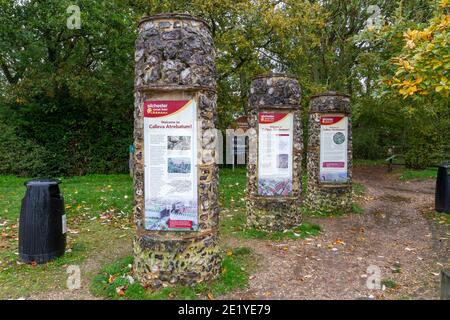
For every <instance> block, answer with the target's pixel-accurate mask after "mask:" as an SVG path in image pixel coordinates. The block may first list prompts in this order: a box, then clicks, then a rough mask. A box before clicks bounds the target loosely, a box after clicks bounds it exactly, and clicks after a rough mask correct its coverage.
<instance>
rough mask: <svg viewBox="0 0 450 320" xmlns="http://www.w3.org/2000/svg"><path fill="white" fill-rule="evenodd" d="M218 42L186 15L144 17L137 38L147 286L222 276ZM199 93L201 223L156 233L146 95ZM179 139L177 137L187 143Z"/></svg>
mask: <svg viewBox="0 0 450 320" xmlns="http://www.w3.org/2000/svg"><path fill="white" fill-rule="evenodd" d="M214 57H215V52H214V47H213V42H212V38H211V35H210V33H209V29H208V26H207V24H206V23H205V22H204V21H203V20H200V19H197V18H194V17H191V16H189V15H185V14H164V15H157V16H153V17H149V18H145V19H143V20H142V21H141V23H140V25H139V36H138V39H137V41H136V82H135V112H134V117H135V122H134V145H135V153H134V157H135V158H134V198H135V206H134V221H135V224H136V236H135V238H134V273H135V275H136V277H137V279H138V280H139V281H140V282H141V284H143V285H144V286H145V287H148V288H151V289H157V288H159V287H161V286H172V285H176V284H187V285H193V284H195V283H199V282H202V281H205V280H209V279H212V278H214V277H215V276H217V275H218V274H219V272H220V266H221V254H220V250H219V246H218V244H217V242H218V241H217V234H218V228H219V205H218V199H217V195H218V172H219V171H218V167H217V164H216V163H215V148H213V147H212V146H214V145H215V142H216V141H215V140H216V139H217V136H216V135H214V134H211V133H210V129H211V130H213V129H215V127H216V121H217V112H216V109H217V94H216V92H215V88H216V82H215V79H214V78H215V66H214ZM161 98H162V99H175V100H176V99H195V100H196V101H197V106H198V112H197V120H198V121H201V122H199V123H201V130H200V135H201V136H200V137H199V138H198V139H197V141H198V148H199V158H198V169H197V170H198V171H197V176H198V184H197V187H198V222H199V229H198V231H196V232H173V231H172V232H171V231H149V230H145V228H144V218H145V217H144V216H145V213H144V200H145V195H144V190H145V188H144V163H145V162H144V148H145V145H144V110H143V105H144V101H147V100H153V99H161ZM174 139H175V140H173V141H170V142H171V143H180V144H183V143H185V141H178V140H176V138H174Z"/></svg>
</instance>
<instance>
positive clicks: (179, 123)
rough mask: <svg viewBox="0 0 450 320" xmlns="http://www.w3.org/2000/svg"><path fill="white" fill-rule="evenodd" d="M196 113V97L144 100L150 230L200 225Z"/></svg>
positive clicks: (147, 204)
mask: <svg viewBox="0 0 450 320" xmlns="http://www.w3.org/2000/svg"><path fill="white" fill-rule="evenodd" d="M196 113H197V106H196V103H195V101H194V100H161V101H145V103H144V156H145V159H144V160H145V171H144V172H145V179H144V180H145V229H147V230H170V231H196V230H197V229H198V218H197V217H198V215H197V158H196V154H197V138H196V134H195V133H196V121H195V120H196Z"/></svg>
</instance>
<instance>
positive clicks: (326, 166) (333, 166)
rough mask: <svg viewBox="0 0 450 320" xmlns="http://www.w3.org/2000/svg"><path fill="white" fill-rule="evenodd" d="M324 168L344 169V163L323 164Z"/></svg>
mask: <svg viewBox="0 0 450 320" xmlns="http://www.w3.org/2000/svg"><path fill="white" fill-rule="evenodd" d="M322 166H323V167H324V168H345V162H324V163H323V164H322Z"/></svg>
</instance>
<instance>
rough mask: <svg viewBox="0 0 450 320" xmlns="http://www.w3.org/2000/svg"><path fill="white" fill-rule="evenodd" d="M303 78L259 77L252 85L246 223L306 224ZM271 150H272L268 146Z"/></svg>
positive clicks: (272, 227) (270, 226)
mask: <svg viewBox="0 0 450 320" xmlns="http://www.w3.org/2000/svg"><path fill="white" fill-rule="evenodd" d="M300 99H301V93H300V87H299V85H298V81H297V80H296V79H295V78H293V77H290V76H287V75H283V74H268V75H262V76H258V77H255V78H254V79H253V81H252V83H251V87H250V97H249V103H248V122H249V126H250V131H253V132H255V135H254V136H253V137H251V139H250V147H249V148H250V150H249V161H248V165H247V226H248V227H250V228H256V229H259V230H265V231H282V230H286V229H289V228H292V227H294V226H296V225H299V224H301V222H302V216H301V212H300V210H299V208H300V204H301V198H300V196H301V190H302V188H301V183H302V179H301V163H302V146H303V144H302V125H301V117H300ZM268 148H270V149H268Z"/></svg>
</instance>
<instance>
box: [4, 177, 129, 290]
mask: <svg viewBox="0 0 450 320" xmlns="http://www.w3.org/2000/svg"><path fill="white" fill-rule="evenodd" d="M25 181H26V179H23V178H15V177H10V176H7V177H5V176H3V177H0V287H1V288H2V290H1V291H0V299H7V298H19V297H27V296H28V295H30V294H33V293H37V292H43V291H54V290H61V289H64V288H65V287H66V279H67V273H66V271H67V267H68V266H69V265H79V264H81V263H83V262H84V261H85V260H86V259H89V258H91V257H92V255H93V253H95V252H108V250H109V249H108V248H109V247H110V246H118V245H120V244H121V243H123V242H124V241H126V242H129V241H130V239H131V237H132V234H133V230H132V226H131V224H130V221H131V220H130V219H129V218H130V217H131V213H132V189H131V185H132V180H131V178H130V177H129V176H126V175H89V176H84V177H74V178H70V179H62V181H63V182H62V184H61V189H62V192H63V193H64V197H65V206H66V213H67V219H68V227H69V230H68V233H67V253H66V254H65V255H64V256H63V257H61V258H59V259H56V260H54V261H52V262H50V263H47V264H45V265H35V266H33V265H29V264H22V263H20V262H19V261H18V259H17V258H18V241H17V240H18V238H17V237H18V217H19V212H20V206H21V199H22V198H23V196H24V194H25V186H24V185H23V183H24V182H25ZM81 271H82V273H83V274H82V275H83V276H89V272H90V270H86V272H87V274H86V272H84V271H85V270H81Z"/></svg>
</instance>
